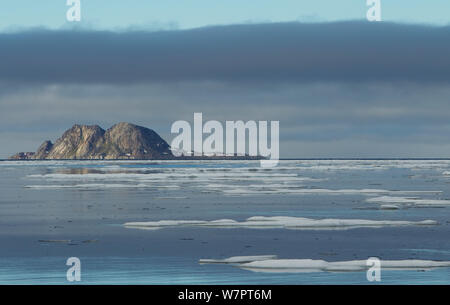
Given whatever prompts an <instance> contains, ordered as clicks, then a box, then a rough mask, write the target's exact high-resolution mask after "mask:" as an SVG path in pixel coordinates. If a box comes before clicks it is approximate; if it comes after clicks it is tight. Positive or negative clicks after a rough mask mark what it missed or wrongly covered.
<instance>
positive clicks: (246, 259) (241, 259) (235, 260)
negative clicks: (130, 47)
mask: <svg viewBox="0 0 450 305" xmlns="http://www.w3.org/2000/svg"><path fill="white" fill-rule="evenodd" d="M276 258H277V256H276V255H254V256H233V257H229V258H225V259H201V260H199V263H200V264H243V263H250V262H254V261H264V260H269V259H276Z"/></svg>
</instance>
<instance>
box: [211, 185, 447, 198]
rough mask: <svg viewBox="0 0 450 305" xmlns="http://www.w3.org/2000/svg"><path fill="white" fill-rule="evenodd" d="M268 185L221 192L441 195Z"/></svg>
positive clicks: (422, 192)
mask: <svg viewBox="0 0 450 305" xmlns="http://www.w3.org/2000/svg"><path fill="white" fill-rule="evenodd" d="M211 186H213V187H212V188H214V189H220V188H219V186H218V185H209V187H211ZM270 186H271V185H270V184H268V185H265V186H264V185H261V186H260V188H259V189H256V188H255V186H252V187H248V186H235V187H233V188H231V189H223V190H222V191H223V192H224V193H225V194H226V195H257V194H300V195H315V194H319V195H320V194H325V195H383V194H400V195H405V194H438V193H442V192H441V191H390V190H382V189H359V190H358V189H340V190H332V189H320V188H316V189H314V188H310V189H308V188H297V189H294V188H292V185H291V186H289V185H284V186H282V187H278V188H277V189H270ZM224 187H226V185H224V186H222V188H224Z"/></svg>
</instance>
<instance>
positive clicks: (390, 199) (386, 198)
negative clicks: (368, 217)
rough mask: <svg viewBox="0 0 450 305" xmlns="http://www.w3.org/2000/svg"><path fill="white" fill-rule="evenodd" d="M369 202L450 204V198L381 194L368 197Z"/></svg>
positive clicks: (415, 204) (422, 205)
mask: <svg viewBox="0 0 450 305" xmlns="http://www.w3.org/2000/svg"><path fill="white" fill-rule="evenodd" d="M366 201H367V202H371V203H380V204H383V205H385V203H388V204H402V205H406V206H416V207H417V206H419V207H426V206H448V205H450V200H442V199H420V198H416V197H392V196H381V197H375V198H369V199H366Z"/></svg>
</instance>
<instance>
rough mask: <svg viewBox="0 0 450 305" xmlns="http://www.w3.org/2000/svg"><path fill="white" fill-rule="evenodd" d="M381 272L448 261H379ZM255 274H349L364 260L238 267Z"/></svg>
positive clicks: (283, 261) (359, 268)
mask: <svg viewBox="0 0 450 305" xmlns="http://www.w3.org/2000/svg"><path fill="white" fill-rule="evenodd" d="M380 263H381V270H430V269H434V268H442V267H450V261H430V260H381V261H380ZM239 267H240V268H243V269H246V270H251V271H255V272H323V271H327V272H351V271H366V270H367V269H368V268H370V266H368V265H367V261H366V260H353V261H338V262H327V261H324V260H313V259H273V260H263V261H258V260H256V261H253V262H249V263H243V264H240V265H239Z"/></svg>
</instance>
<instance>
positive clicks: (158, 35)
mask: <svg viewBox="0 0 450 305" xmlns="http://www.w3.org/2000/svg"><path fill="white" fill-rule="evenodd" d="M0 46H1V47H0V80H2V81H7V82H10V83H11V82H12V83H23V82H25V83H28V82H33V83H135V82H149V81H150V82H167V81H197V80H219V81H256V82H258V81H269V82H270V81H295V82H299V81H300V82H309V81H340V82H346V81H349V82H355V81H356V82H359V81H380V80H381V81H390V80H406V81H421V82H423V81H426V82H428V81H430V82H436V81H437V82H441V81H444V82H447V81H449V80H450V57H449V56H448V54H450V27H431V26H420V25H401V24H392V23H369V22H363V21H355V22H340V23H326V24H300V23H280V24H256V25H232V26H221V27H207V28H200V29H194V30H183V31H163V32H126V33H113V32H95V31H86V32H77V31H47V30H34V31H27V32H22V33H13V34H0Z"/></svg>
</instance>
